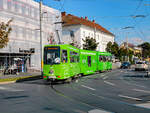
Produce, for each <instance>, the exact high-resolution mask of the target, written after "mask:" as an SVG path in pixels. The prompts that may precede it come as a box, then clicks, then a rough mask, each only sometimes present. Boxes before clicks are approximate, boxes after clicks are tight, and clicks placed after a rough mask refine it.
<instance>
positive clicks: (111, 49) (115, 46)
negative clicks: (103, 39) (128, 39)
mask: <svg viewBox="0 0 150 113" xmlns="http://www.w3.org/2000/svg"><path fill="white" fill-rule="evenodd" d="M106 51H107V52H110V53H112V54H113V55H115V56H116V57H118V51H119V46H118V44H117V43H116V42H114V43H113V44H112V42H108V44H107V47H106Z"/></svg>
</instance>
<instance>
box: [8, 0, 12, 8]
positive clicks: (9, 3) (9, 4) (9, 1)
mask: <svg viewBox="0 0 150 113" xmlns="http://www.w3.org/2000/svg"><path fill="white" fill-rule="evenodd" d="M11 6H12V1H11V0H8V1H7V9H9V10H11Z"/></svg>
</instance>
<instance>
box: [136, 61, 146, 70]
mask: <svg viewBox="0 0 150 113" xmlns="http://www.w3.org/2000/svg"><path fill="white" fill-rule="evenodd" d="M147 70H148V64H147V63H146V62H145V61H139V62H137V63H136V64H135V71H147Z"/></svg>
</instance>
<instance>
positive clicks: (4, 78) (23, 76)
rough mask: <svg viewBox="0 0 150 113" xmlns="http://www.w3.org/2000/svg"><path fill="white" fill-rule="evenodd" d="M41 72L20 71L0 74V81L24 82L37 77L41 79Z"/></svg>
mask: <svg viewBox="0 0 150 113" xmlns="http://www.w3.org/2000/svg"><path fill="white" fill-rule="evenodd" d="M41 78H42V76H41V73H40V72H30V73H19V74H18V75H0V83H6V82H7V83H9V82H10V83H11V82H12V81H13V82H22V81H29V80H35V79H41Z"/></svg>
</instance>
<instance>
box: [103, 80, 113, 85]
mask: <svg viewBox="0 0 150 113" xmlns="http://www.w3.org/2000/svg"><path fill="white" fill-rule="evenodd" d="M104 82H105V83H106V84H109V85H111V86H115V84H114V83H111V82H108V81H104Z"/></svg>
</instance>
